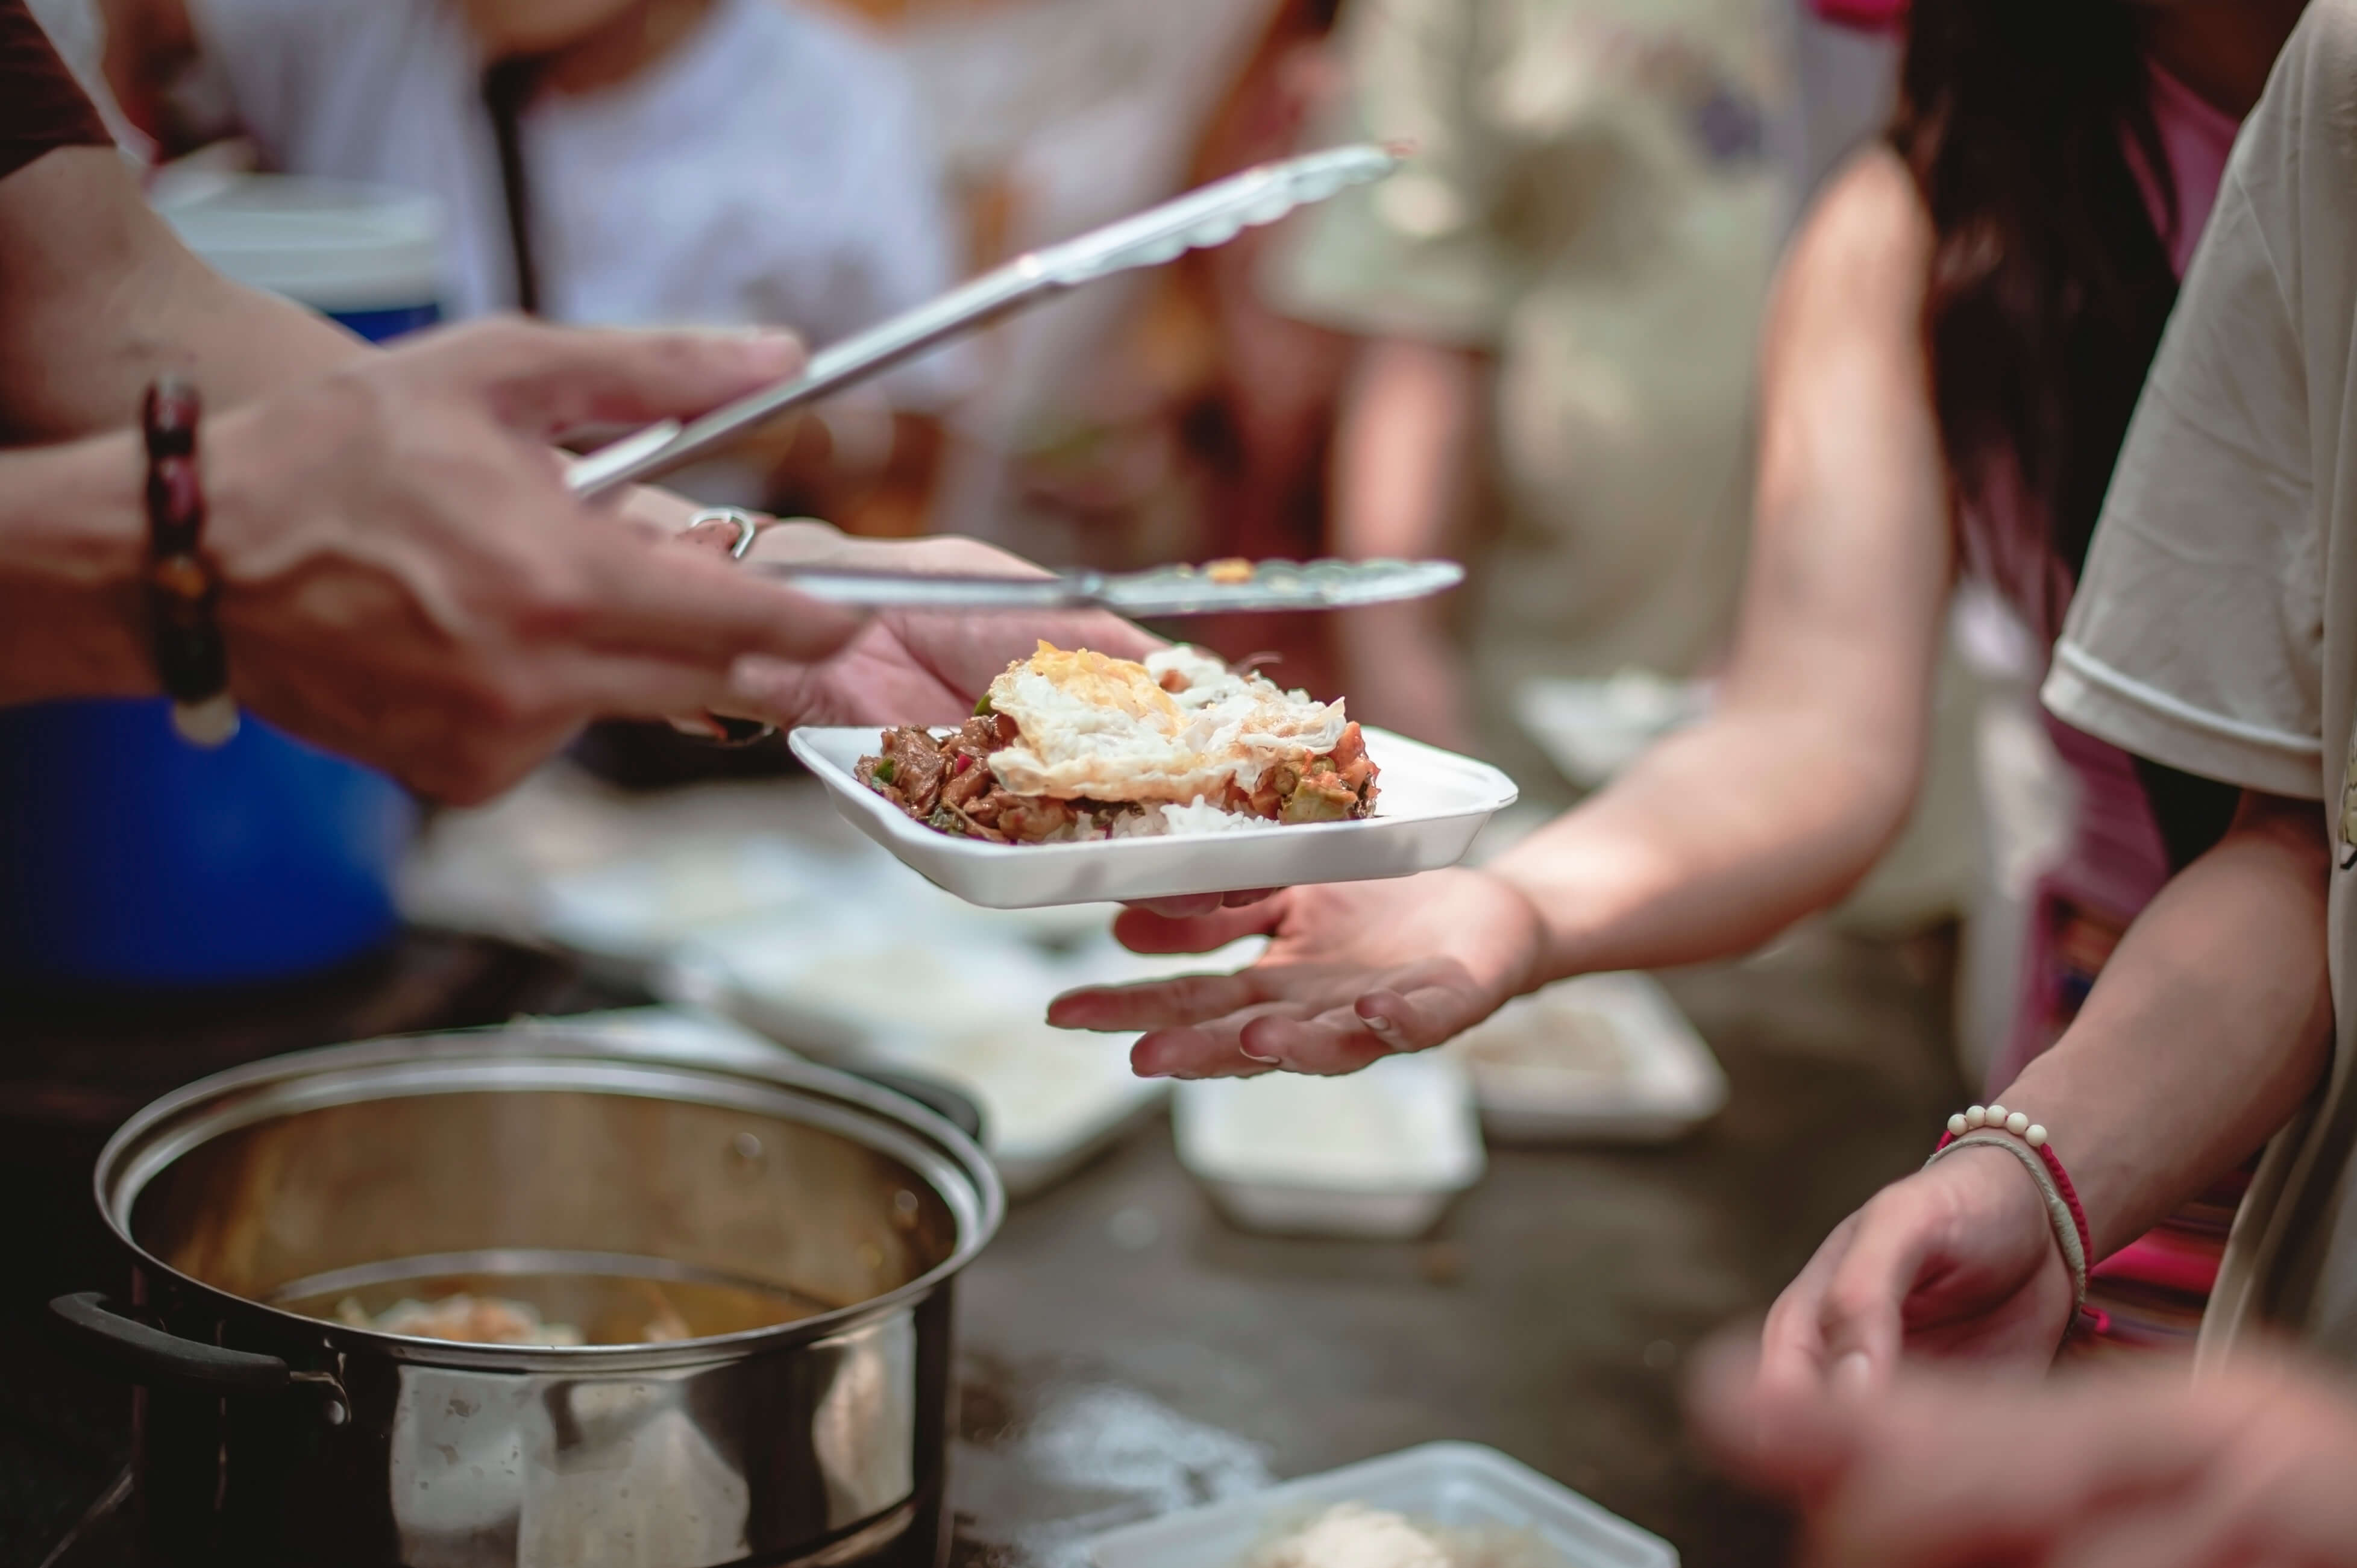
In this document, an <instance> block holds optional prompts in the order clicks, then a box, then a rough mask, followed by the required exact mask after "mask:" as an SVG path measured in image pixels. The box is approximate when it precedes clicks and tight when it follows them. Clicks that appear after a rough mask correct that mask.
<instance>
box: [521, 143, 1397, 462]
mask: <svg viewBox="0 0 2357 1568" xmlns="http://www.w3.org/2000/svg"><path fill="white" fill-rule="evenodd" d="M1401 161H1402V160H1401V156H1400V155H1399V154H1398V153H1397V152H1395V151H1394V150H1392V149H1390V148H1387V147H1379V146H1374V145H1359V146H1350V147H1337V148H1335V149H1333V150H1332V151H1330V152H1323V153H1312V154H1310V155H1309V156H1307V157H1299V158H1293V159H1291V160H1289V161H1286V162H1284V163H1275V164H1264V165H1262V166H1260V167H1258V168H1252V169H1247V170H1245V171H1244V172H1243V173H1242V174H1240V175H1234V176H1232V177H1229V178H1227V179H1223V180H1220V181H1218V182H1216V183H1214V184H1211V185H1207V186H1205V187H1204V188H1202V189H1200V190H1198V191H1194V192H1191V193H1189V195H1186V196H1182V197H1180V198H1179V199H1178V200H1176V201H1171V202H1167V203H1165V204H1164V205H1162V206H1160V207H1157V208H1153V209H1149V210H1147V211H1145V212H1141V213H1139V214H1137V215H1136V216H1135V217H1133V218H1125V219H1123V220H1121V221H1120V222H1117V223H1113V224H1109V225H1107V226H1106V227H1104V228H1103V229H1099V230H1097V231H1095V232H1094V233H1091V234H1083V235H1082V236H1081V237H1080V238H1079V239H1077V240H1069V241H1066V242H1064V243H1062V244H1060V245H1051V246H1049V247H1048V248H1047V249H1046V250H1043V251H1034V252H1030V253H1029V254H1028V255H1022V256H1017V258H1016V259H1015V260H1013V261H1012V262H1009V263H1006V265H1005V266H1003V267H1000V268H998V269H997V270H996V272H991V273H985V274H983V275H982V276H981V277H978V278H976V279H974V281H973V282H972V283H969V284H966V285H963V287H960V288H956V289H952V290H951V291H950V292H949V293H948V294H945V295H942V296H941V297H940V298H939V299H935V300H932V301H931V302H930V303H928V304H925V305H920V306H917V307H916V308H915V309H914V310H910V311H907V312H905V313H903V314H902V315H899V316H896V317H893V318H892V319H891V320H889V321H887V322H884V323H883V324H882V325H880V326H877V327H871V328H868V329H867V330H866V331H865V332H861V333H859V334H857V335H856V336H854V337H852V338H846V339H845V340H844V341H843V342H840V343H837V344H835V345H834V347H833V348H830V349H822V350H821V351H820V352H818V353H816V354H813V355H812V356H811V360H810V363H809V364H808V365H807V366H806V367H805V368H804V369H803V371H802V374H801V375H799V376H797V377H795V378H794V379H793V380H791V381H784V382H781V383H780V384H779V385H777V386H774V387H771V388H770V389H769V390H767V391H765V392H753V393H750V394H748V395H747V396H745V397H741V398H738V399H737V401H736V402H735V403H728V404H726V405H725V406H723V407H720V408H717V409H715V410H714V411H713V412H711V413H707V414H705V415H704V416H703V417H702V418H699V419H694V420H691V421H689V422H688V423H687V424H680V423H679V422H678V421H676V420H664V421H663V422H662V423H661V424H651V425H649V426H647V428H645V429H644V430H641V431H640V432H639V433H638V434H637V435H627V436H624V437H623V438H622V439H621V440H619V441H617V442H615V443H613V444H612V445H611V446H603V447H600V448H599V449H598V450H597V451H595V452H592V453H590V454H589V455H588V456H586V457H582V458H580V459H578V460H577V461H576V462H575V463H574V464H573V465H572V467H571V468H570V469H569V470H568V471H567V473H566V475H565V482H566V483H567V484H568V485H570V486H571V487H572V489H573V493H574V494H576V495H577V496H580V497H583V498H584V499H587V498H588V497H591V496H597V495H602V494H604V493H605V492H606V491H608V490H610V489H614V488H615V487H616V486H618V485H626V484H630V483H631V482H633V481H635V480H639V479H648V478H654V477H656V476H657V475H660V474H666V473H669V472H670V471H671V470H673V468H676V467H680V466H681V465H682V464H683V463H687V462H690V461H692V460H694V458H697V457H700V456H704V455H705V454H706V453H708V452H710V451H712V450H713V449H715V448H716V447H718V446H724V445H726V443H727V442H729V441H730V440H732V439H734V438H735V437H736V436H737V435H741V434H742V433H743V432H745V431H746V430H748V429H749V428H751V427H752V426H754V425H756V424H760V423H761V422H762V421H764V420H767V419H770V418H772V417H774V416H776V415H778V414H780V413H785V412H786V411H787V410H788V409H791V408H799V407H800V406H802V404H804V403H811V402H813V401H814V400H816V399H818V398H821V397H824V396H825V395H827V394H828V393H830V392H841V391H842V390H843V389H844V388H845V387H848V386H851V385H854V384H855V383H856V382H859V381H865V380H866V379H867V378H868V377H869V376H872V375H875V374H876V373H877V372H878V371H884V370H888V369H889V368H890V367H892V366H894V365H897V364H899V362H900V361H901V360H906V359H909V358H910V357H911V356H913V355H916V354H920V353H922V352H923V351H924V350H926V349H931V348H934V347H936V346H938V345H940V344H942V343H946V342H948V341H949V340H950V339H952V338H956V337H959V336H961V335H962V334H963V333H966V332H970V331H973V330H974V328H978V327H982V326H985V325H986V324H988V323H990V322H992V321H995V320H996V319H997V318H998V317H1002V316H1006V315H1007V314H1009V313H1010V312H1013V311H1016V310H1019V309H1021V308H1023V307H1024V306H1028V305H1031V304H1034V303H1036V302H1038V301H1039V300H1042V299H1045V298H1048V297H1049V296H1050V295H1058V294H1061V293H1063V292H1065V291H1066V290H1068V289H1074V288H1078V287H1080V286H1081V285H1082V284H1085V283H1092V282H1094V281H1095V280H1097V279H1098V278H1102V277H1109V276H1111V275H1113V274H1115V273H1120V272H1126V271H1129V270H1130V269H1132V268H1134V267H1154V266H1160V265H1161V264H1162V263H1165V262H1168V261H1173V260H1176V259H1177V258H1178V257H1179V256H1182V255H1184V254H1186V253H1187V252H1189V251H1191V250H1197V249H1201V248H1204V247H1208V246H1213V245H1224V244H1226V243H1227V242H1229V241H1230V240H1232V239H1234V238H1235V237H1236V235H1237V234H1238V233H1239V232H1241V231H1243V230H1244V229H1247V228H1251V227H1255V226H1257V225H1260V224H1264V223H1274V222H1275V221H1276V220H1278V219H1280V218H1282V217H1284V216H1285V215H1286V213H1288V212H1290V211H1292V210H1293V209H1295V208H1297V207H1301V206H1305V205H1307V204H1308V203H1310V202H1316V201H1323V200H1325V199H1327V198H1329V197H1330V196H1333V195H1334V194H1336V193H1337V192H1339V191H1340V190H1342V189H1344V188H1347V187H1350V186H1353V185H1363V184H1365V183H1367V182H1368V181H1371V180H1378V179H1382V178H1383V177H1385V176H1386V175H1388V174H1390V173H1391V172H1392V171H1393V170H1394V169H1396V168H1398V167H1399V166H1400V163H1401Z"/></svg>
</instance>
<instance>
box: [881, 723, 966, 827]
mask: <svg viewBox="0 0 2357 1568" xmlns="http://www.w3.org/2000/svg"><path fill="white" fill-rule="evenodd" d="M862 766H867V764H866V759H864V758H863V759H862ZM948 771H949V758H948V757H945V756H943V755H942V747H941V743H940V742H939V741H936V740H935V739H934V738H933V737H932V736H931V734H930V733H929V732H927V731H925V730H923V729H920V728H917V727H915V726H913V725H911V726H906V727H903V728H900V729H892V730H886V731H885V732H884V755H883V757H881V758H880V759H878V760H877V762H876V763H875V764H874V765H873V766H872V767H869V768H868V783H869V785H870V787H871V788H872V787H873V786H874V785H875V784H877V783H879V782H880V783H884V784H888V785H890V786H891V789H892V793H893V795H894V797H895V798H896V799H897V800H899V804H900V806H901V808H902V809H903V810H905V811H907V812H908V813H909V815H910V816H912V817H926V816H930V815H931V814H932V810H933V807H934V805H935V804H936V803H938V802H939V801H940V800H941V795H942V777H943V775H944V774H946V773H947V772H948Z"/></svg>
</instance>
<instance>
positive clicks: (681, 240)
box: [95, 0, 956, 536]
mask: <svg viewBox="0 0 2357 1568" xmlns="http://www.w3.org/2000/svg"><path fill="white" fill-rule="evenodd" d="M95 3H96V4H97V5H99V6H100V8H101V11H102V17H103V21H104V24H105V35H106V37H105V53H104V58H105V61H106V68H107V74H108V77H109V80H110V81H111V82H112V84H113V87H114V88H115V91H116V94H117V96H118V97H119V98H120V99H121V100H122V102H123V103H124V107H125V109H126V111H127V112H128V113H129V114H130V116H131V118H132V119H133V120H134V121H135V122H137V123H138V124H140V125H141V126H142V127H143V128H145V130H146V131H148V133H149V134H152V135H154V136H156V138H157V139H158V141H159V142H160V143H161V144H162V145H164V147H165V148H166V149H167V151H171V150H177V149H178V148H181V147H184V146H186V145H188V144H189V143H191V142H194V141H201V140H203V139H205V138H206V137H208V136H210V135H214V134H221V133H224V132H227V131H230V130H231V129H237V130H242V132H243V133H244V134H247V135H249V136H251V137H252V139H253V141H254V143H255V144H257V145H258V147H259V149H260V151H261V153H262V155H263V156H264V160H265V161H266V163H267V164H268V165H269V166H271V167H273V168H274V169H277V170H279V171H282V172H285V173H291V174H299V175H314V176H325V177H336V178H344V179H355V180H366V181H371V182H374V183H378V184H382V185H389V186H396V187H401V188H406V189H410V190H414V191H423V192H427V193H430V194H431V195H433V196H434V197H436V199H438V200H439V202H440V204H441V206H442V209H443V211H444V217H445V250H446V261H445V270H446V273H447V278H446V280H445V287H446V295H445V298H446V305H447V309H448V313H449V314H450V315H451V316H453V317H458V318H465V317H472V316H477V315H480V314H482V313H484V312H487V311H491V310H500V309H521V310H523V311H525V312H526V313H528V314H533V315H537V316H542V317H546V318H548V319H550V320H553V321H561V322H575V323H584V324H597V325H608V326H642V325H688V324H693V325H697V326H749V325H756V324H759V325H778V326H784V327H788V328H791V329H793V330H794V331H795V332H797V333H799V334H800V335H801V336H802V338H804V339H805V340H807V341H810V342H813V343H815V344H819V345H822V346H823V345H824V344H827V343H829V342H832V341H834V340H835V339H837V338H843V337H845V336H848V335H849V334H851V333H853V332H855V331H856V330H858V329H860V328H864V327H866V326H869V325H871V324H873V323H875V322H877V321H879V320H882V319H883V318H884V317H888V316H890V315H893V314H895V313H897V312H899V311H900V310H903V309H906V308H908V307H909V306H913V305H916V304H919V303H920V302H922V301H923V300H925V299H927V298H929V297H931V295H934V294H937V293H939V292H940V291H941V290H942V289H943V288H945V287H947V286H948V285H950V283H951V282H952V281H953V276H954V271H955V254H954V245H953V240H952V232H951V228H950V224H949V221H948V216H947V214H946V212H945V210H944V207H943V199H942V190H941V182H940V177H939V171H938V167H937V164H936V160H935V157H934V155H933V150H932V144H931V135H930V132H929V131H928V129H927V127H926V125H925V123H924V119H923V116H922V114H921V113H920V108H919V105H918V103H917V101H916V95H915V93H914V91H913V90H912V88H911V85H910V83H909V81H908V79H907V77H906V75H905V74H904V73H903V71H902V70H901V69H900V67H899V63H898V61H897V60H896V59H894V58H893V56H892V54H891V53H890V52H889V51H888V49H887V48H885V47H884V46H883V45H882V44H881V43H880V42H878V41H877V40H875V39H873V38H869V37H867V36H866V34H865V33H864V32H863V31H862V30H861V29H860V27H858V25H857V24H856V23H855V22H852V21H850V20H848V19H845V18H842V17H839V16H834V15H833V14H831V13H829V12H826V11H823V10H821V9H814V8H813V7H812V6H810V5H802V4H795V3H790V0H95ZM209 96H210V112H209V111H208V102H209ZM224 112H225V113H224ZM954 367H955V360H954V359H946V360H945V359H934V360H926V361H920V362H919V363H917V364H915V365H912V366H909V367H907V368H905V369H904V370H902V371H899V372H896V373H895V374H894V375H893V376H890V377H888V378H886V379H885V381H882V382H881V383H879V385H880V386H881V387H882V388H883V389H884V392H882V393H880V394H878V393H875V392H870V393H868V394H866V395H865V396H864V397H863V396H854V397H850V398H846V399H842V400H836V401H834V403H830V405H829V407H828V409H827V411H826V412H825V413H822V414H817V415H813V416H811V417H808V418H805V419H803V420H801V421H798V422H795V423H794V424H790V425H786V426H782V427H781V431H782V434H781V435H779V436H777V437H774V438H771V439H770V440H769V441H768V443H767V444H766V445H757V446H754V447H750V448H748V449H747V451H746V453H744V454H740V455H737V456H733V457H732V458H731V459H730V460H727V461H726V462H722V463H716V464H714V465H710V466H707V467H705V468H704V469H703V470H700V471H698V472H696V473H694V474H692V475H690V476H686V477H683V479H682V481H681V482H682V483H683V485H684V486H685V487H687V488H688V489H691V490H692V491H693V492H694V493H695V494H696V495H697V497H698V499H705V500H710V501H716V502H734V503H738V504H745V505H753V506H764V507H768V508H770V509H772V510H785V511H798V510H801V511H812V512H815V513H818V514H820V515H824V516H828V517H830V518H834V519H836V520H838V521H841V522H842V523H843V525H844V526H845V527H847V528H850V529H851V530H852V531H854V532H863V533H870V534H879V535H891V536H905V535H910V534H915V533H920V532H925V520H926V515H927V509H928V507H929V506H930V504H931V487H932V484H933V479H934V475H935V471H936V468H937V467H938V464H939V459H940V451H941V440H942V436H941V427H940V424H939V418H938V416H939V414H940V413H942V409H943V407H944V406H945V404H946V403H948V401H949V400H950V398H951V396H952V393H953V392H954V391H955V390H956V371H955V368H954Z"/></svg>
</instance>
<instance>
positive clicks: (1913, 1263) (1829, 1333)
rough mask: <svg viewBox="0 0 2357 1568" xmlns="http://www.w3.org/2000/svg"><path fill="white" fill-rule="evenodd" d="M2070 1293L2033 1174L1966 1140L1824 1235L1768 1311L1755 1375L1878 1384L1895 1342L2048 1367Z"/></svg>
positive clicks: (1808, 1384) (1897, 1349) (1923, 1350)
mask: <svg viewBox="0 0 2357 1568" xmlns="http://www.w3.org/2000/svg"><path fill="white" fill-rule="evenodd" d="M2071 1313H2072V1282H2071V1273H2070V1266H2069V1265H2068V1264H2067V1263H2065V1262H2063V1259H2062V1251H2061V1247H2059V1246H2058V1245H2057V1244H2056V1243H2055V1240H2054V1230H2053V1224H2052V1221H2051V1220H2050V1219H2049V1218H2048V1215H2047V1211H2046V1206H2045V1202H2044V1200H2043V1199H2042V1198H2041V1197H2040V1194H2039V1190H2038V1186H2037V1184H2036V1183H2035V1182H2033V1181H2032V1180H2031V1179H2030V1177H2029V1172H2027V1171H2025V1170H2023V1169H2022V1168H2021V1165H2020V1163H2019V1162H2018V1161H2017V1160H2015V1159H2014V1158H2013V1157H2012V1156H2011V1155H2007V1154H2006V1153H2005V1152H2004V1151H2003V1150H2001V1149H1964V1150H1961V1151H1959V1152H1957V1153H1955V1154H1953V1155H1949V1156H1948V1157H1947V1158H1945V1159H1943V1160H1942V1161H1941V1162H1940V1163H1939V1164H1937V1165H1932V1166H1929V1167H1927V1168H1925V1169H1923V1170H1921V1171H1919V1172H1917V1173H1916V1174H1915V1175H1913V1176H1909V1177H1907V1178H1906V1179H1905V1180H1904V1181H1900V1182H1894V1183H1892V1184H1891V1185H1890V1186H1889V1187H1884V1188H1883V1189H1882V1190H1881V1191H1880V1192H1878V1193H1877V1194H1875V1196H1874V1197H1872V1198H1870V1199H1868V1200H1867V1205H1866V1207H1865V1208H1861V1209H1859V1210H1858V1211H1857V1213H1856V1214H1853V1215H1851V1216H1850V1217H1849V1218H1848V1219H1845V1220H1843V1221H1842V1222H1841V1224H1840V1225H1839V1226H1837V1227H1836V1228H1835V1230H1834V1233H1833V1234H1832V1235H1831V1236H1828V1237H1826V1238H1825V1241H1824V1245H1823V1246H1821V1247H1819V1248H1818V1249H1817V1251H1816V1255H1815V1256H1814V1257H1813V1258H1811V1259H1810V1260H1809V1262H1808V1266H1807V1267H1805V1268H1803V1270H1802V1271H1801V1273H1800V1276H1799V1277H1798V1278H1797V1279H1795V1280H1793V1282H1792V1283H1791V1284H1789V1285H1787V1286H1785V1287H1784V1294H1781V1295H1780V1296H1778V1297H1777V1298H1776V1305H1774V1306H1773V1307H1772V1308H1770V1310H1769V1314H1768V1326H1767V1327H1766V1328H1765V1329H1764V1330H1763V1331H1762V1333H1761V1335H1760V1379H1761V1380H1763V1381H1765V1382H1769V1383H1771V1384H1775V1385H1778V1386H1793V1387H1803V1388H1824V1387H1828V1386H1831V1387H1835V1388H1838V1389H1843V1390H1846V1391H1847V1390H1864V1389H1871V1388H1878V1387H1881V1386H1882V1385H1884V1384H1886V1383H1888V1382H1889V1380H1890V1378H1891V1376H1892V1374H1893V1373H1894V1372H1895V1371H1896V1370H1897V1369H1898V1365H1899V1359H1900V1354H1901V1352H1902V1351H1906V1352H1913V1353H1918V1354H1922V1355H1930V1356H1939V1357H1945V1358H1950V1359H1959V1360H1972V1361H1979V1362H1983V1363H1987V1364H1992V1365H1995V1366H1998V1367H2003V1368H2010V1369H2019V1370H2024V1371H2038V1370H2043V1369H2045V1368H2046V1366H2047V1365H2048V1364H2049V1363H2050V1362H2051V1361H2052V1360H2053V1359H2054V1351H2055V1348H2056V1347H2057V1346H2059V1345H2060V1344H2061V1341H2062V1335H2063V1332H2064V1330H2066V1329H2067V1328H2069V1327H2070V1326H2071Z"/></svg>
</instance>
